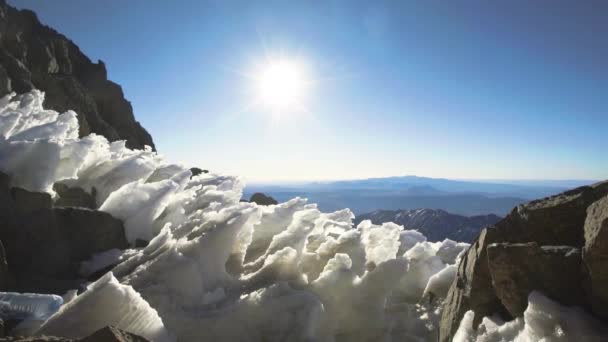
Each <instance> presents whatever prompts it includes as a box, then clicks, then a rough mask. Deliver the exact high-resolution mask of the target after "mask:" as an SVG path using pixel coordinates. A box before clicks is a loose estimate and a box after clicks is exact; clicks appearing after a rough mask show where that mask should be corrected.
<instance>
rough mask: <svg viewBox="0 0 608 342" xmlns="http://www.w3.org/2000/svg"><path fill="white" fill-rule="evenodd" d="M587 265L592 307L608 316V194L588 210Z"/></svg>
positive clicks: (601, 315) (594, 310)
mask: <svg viewBox="0 0 608 342" xmlns="http://www.w3.org/2000/svg"><path fill="white" fill-rule="evenodd" d="M583 266H584V272H585V274H586V276H587V277H586V281H585V290H586V293H587V295H588V297H589V301H590V302H591V308H592V311H593V313H595V314H596V315H598V316H600V317H602V318H604V319H608V196H606V197H604V198H602V199H600V200H599V201H597V202H595V203H593V204H592V205H591V206H589V209H588V210H587V219H586V220H585V248H584V249H583Z"/></svg>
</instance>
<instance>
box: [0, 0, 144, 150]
mask: <svg viewBox="0 0 608 342" xmlns="http://www.w3.org/2000/svg"><path fill="white" fill-rule="evenodd" d="M34 88H36V89H40V90H43V91H44V92H45V93H46V99H45V107H46V108H49V109H54V110H56V111H58V112H64V111H66V110H68V109H71V110H74V111H75V112H77V113H78V114H79V116H78V121H79V123H80V136H85V135H87V134H89V133H97V134H100V135H103V136H105V137H106V138H107V139H108V140H110V141H115V140H126V141H127V146H128V147H131V148H143V147H144V146H145V145H148V146H151V147H152V148H154V142H153V141H152V137H151V136H150V134H148V132H146V130H145V129H144V128H143V127H142V126H141V125H140V123H139V122H137V121H136V120H135V117H134V116H133V108H132V107H131V103H130V102H129V101H127V100H126V99H125V98H124V95H123V92H122V88H121V87H120V86H119V85H118V84H116V83H114V82H112V81H110V80H108V79H107V72H106V67H105V65H104V63H103V62H102V61H98V62H97V63H93V62H91V60H90V59H89V58H88V57H87V56H85V55H84V54H83V53H82V52H81V51H80V49H79V48H78V46H76V45H75V44H74V43H73V42H72V41H71V40H69V39H68V38H66V37H65V36H63V35H62V34H60V33H58V32H57V31H55V30H53V29H52V28H49V27H47V26H45V25H43V24H41V23H40V21H39V20H38V18H37V17H36V14H35V13H34V12H32V11H28V10H17V9H15V8H13V7H11V6H9V5H7V4H6V1H5V0H0V96H3V95H5V94H7V93H10V92H16V93H24V92H27V91H29V90H31V89H34Z"/></svg>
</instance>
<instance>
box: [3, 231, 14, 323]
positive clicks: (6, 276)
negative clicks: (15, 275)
mask: <svg viewBox="0 0 608 342" xmlns="http://www.w3.org/2000/svg"><path fill="white" fill-rule="evenodd" d="M13 281H14V280H13V279H12V275H11V274H10V272H9V271H8V263H7V262H6V252H5V251H4V245H3V244H2V241H0V291H6V289H8V288H10V287H11V286H12V284H13ZM0 318H1V317H0ZM2 329H4V322H2Z"/></svg>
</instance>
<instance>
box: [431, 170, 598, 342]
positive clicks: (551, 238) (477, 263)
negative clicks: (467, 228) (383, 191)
mask: <svg viewBox="0 0 608 342" xmlns="http://www.w3.org/2000/svg"><path fill="white" fill-rule="evenodd" d="M607 194H608V181H604V182H600V183H596V184H593V185H590V186H583V187H579V188H576V189H573V190H570V191H566V192H564V193H561V194H558V195H555V196H551V197H547V198H544V199H540V200H536V201H532V202H529V203H526V204H522V205H519V206H517V207H516V208H514V209H513V210H512V211H511V213H510V214H509V215H507V216H506V217H505V218H504V219H502V220H501V221H499V222H498V223H496V224H495V225H494V226H491V227H489V228H486V229H484V230H483V231H482V232H481V234H480V235H479V237H478V238H477V240H476V241H475V242H474V243H473V244H472V245H471V247H469V250H468V251H467V252H466V253H465V255H464V257H463V258H462V260H461V261H460V265H459V267H458V273H457V275H456V279H455V280H454V283H452V286H451V287H450V290H449V291H448V296H447V297H446V300H445V302H444V307H443V312H442V317H441V323H440V341H441V342H447V341H450V340H451V339H452V337H453V334H454V333H455V332H456V330H457V329H458V326H459V324H460V321H461V320H462V317H463V316H464V314H465V312H467V311H469V310H473V311H474V312H475V319H474V322H473V325H474V326H477V325H478V324H479V323H480V322H481V319H482V318H483V317H484V316H488V315H493V314H496V313H498V314H499V315H502V316H503V318H505V319H511V318H512V316H511V315H510V314H509V310H507V308H505V307H504V305H503V304H502V302H501V300H500V299H499V297H498V296H497V294H496V292H495V289H494V287H493V285H492V277H491V274H490V269H489V266H488V257H487V247H488V246H489V245H490V244H493V243H526V242H536V243H537V244H538V245H539V246H542V245H551V246H556V245H558V246H559V245H566V246H573V247H576V248H581V247H583V245H584V243H585V233H584V231H585V229H584V227H585V218H586V216H587V207H589V206H590V205H591V204H592V203H593V202H595V201H597V200H598V199H600V198H601V197H603V196H606V195H607Z"/></svg>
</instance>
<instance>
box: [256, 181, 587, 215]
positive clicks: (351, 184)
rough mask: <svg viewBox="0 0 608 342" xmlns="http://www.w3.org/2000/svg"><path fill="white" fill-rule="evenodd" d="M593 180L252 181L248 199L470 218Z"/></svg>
mask: <svg viewBox="0 0 608 342" xmlns="http://www.w3.org/2000/svg"><path fill="white" fill-rule="evenodd" d="M595 182H596V181H593V180H499V181H490V180H456V179H445V178H429V177H417V176H401V177H385V178H368V179H354V180H332V181H310V182H305V181H302V182H249V183H248V185H247V186H246V187H245V192H244V198H249V196H251V195H252V194H253V193H256V192H262V193H265V194H267V195H270V196H272V197H274V198H275V199H277V200H279V201H285V200H288V199H290V198H293V197H303V198H308V199H309V200H311V201H312V202H315V203H317V204H318V205H319V208H321V209H323V210H329V211H332V210H338V209H340V208H350V209H351V210H353V212H354V213H355V214H356V215H360V214H364V213H368V212H371V211H374V210H379V209H386V210H399V209H419V208H430V209H442V210H446V211H448V212H451V213H454V214H460V215H465V216H472V215H483V214H497V215H500V216H504V215H506V214H507V213H508V212H509V211H511V209H513V207H515V206H516V205H517V204H520V203H524V202H528V201H530V200H532V199H535V198H540V197H546V196H550V195H555V194H557V193H560V192H563V191H565V190H568V189H572V188H576V187H579V186H584V185H589V184H593V183H595Z"/></svg>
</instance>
